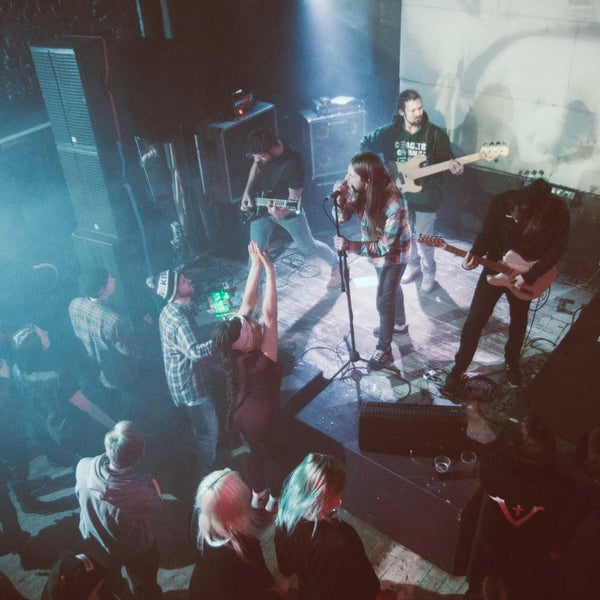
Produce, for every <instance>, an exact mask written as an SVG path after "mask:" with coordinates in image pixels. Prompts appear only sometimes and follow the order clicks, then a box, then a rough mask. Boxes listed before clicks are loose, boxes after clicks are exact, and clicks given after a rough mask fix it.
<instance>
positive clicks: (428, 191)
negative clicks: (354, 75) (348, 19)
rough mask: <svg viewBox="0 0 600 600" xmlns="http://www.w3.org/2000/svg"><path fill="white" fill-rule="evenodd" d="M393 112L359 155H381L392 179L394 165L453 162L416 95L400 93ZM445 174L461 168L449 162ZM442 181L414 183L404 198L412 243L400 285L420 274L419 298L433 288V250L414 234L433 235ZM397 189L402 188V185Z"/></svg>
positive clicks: (445, 140) (447, 145) (445, 142)
mask: <svg viewBox="0 0 600 600" xmlns="http://www.w3.org/2000/svg"><path fill="white" fill-rule="evenodd" d="M397 108H398V113H397V114H396V115H394V117H393V120H392V123H390V124H388V125H383V126H382V127H379V129H376V130H375V131H372V132H371V133H367V135H365V136H364V137H363V139H362V140H361V142H360V151H361V152H365V151H369V152H375V153H377V154H383V160H384V161H385V163H386V166H387V167H388V170H389V171H390V175H391V176H392V179H394V178H395V177H396V175H397V169H396V163H397V162H401V163H404V162H407V161H409V160H410V159H411V158H414V157H415V156H425V157H426V159H427V163H428V164H429V165H433V164H435V163H440V162H442V161H446V160H451V159H454V158H455V157H454V154H453V152H452V149H451V147H450V140H449V138H448V136H447V135H446V132H445V131H444V130H443V129H441V128H440V127H437V126H436V125H434V124H433V123H431V122H430V121H429V119H428V117H427V113H426V112H425V111H424V110H423V102H422V101H421V96H420V95H419V93H418V92H416V91H415V90H404V91H403V92H402V93H401V94H400V96H399V97H398V104H397ZM449 170H450V172H451V173H452V174H453V175H462V173H463V172H464V167H463V165H462V164H461V163H460V162H458V161H457V160H452V161H451V163H450V167H449ZM443 181H444V179H443V174H442V173H438V174H436V175H433V176H431V177H428V178H426V179H422V180H418V183H419V185H420V186H422V189H421V190H420V191H419V192H416V193H410V192H406V194H405V195H406V200H407V202H408V220H409V223H410V229H411V234H412V238H413V243H412V244H411V246H410V259H409V263H408V267H407V268H406V271H405V272H404V275H403V277H402V280H401V282H402V283H410V282H411V281H415V280H416V279H417V278H418V277H419V276H420V275H421V273H422V274H423V279H422V281H421V287H420V291H421V293H423V294H428V293H430V292H431V291H432V290H433V289H434V287H435V270H436V264H435V259H434V248H430V247H427V246H421V245H420V244H417V243H416V240H417V236H418V234H422V235H433V229H434V224H435V218H436V214H437V211H438V209H439V207H440V205H441V203H442V199H443V189H442V188H443ZM399 183H400V184H401V183H402V182H399ZM399 187H400V188H402V185H400V186H399ZM419 254H420V255H419Z"/></svg>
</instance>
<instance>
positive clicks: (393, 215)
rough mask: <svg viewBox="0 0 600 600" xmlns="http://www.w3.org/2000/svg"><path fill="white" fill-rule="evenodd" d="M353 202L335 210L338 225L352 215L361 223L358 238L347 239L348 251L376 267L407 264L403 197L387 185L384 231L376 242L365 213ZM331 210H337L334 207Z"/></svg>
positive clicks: (406, 211) (394, 188)
mask: <svg viewBox="0 0 600 600" xmlns="http://www.w3.org/2000/svg"><path fill="white" fill-rule="evenodd" d="M358 207H359V204H358V203H356V202H353V201H352V199H351V200H350V201H348V202H346V204H344V206H343V207H342V208H338V209H337V210H338V216H339V218H340V222H342V223H344V222H345V221H348V220H349V219H350V218H351V217H352V215H353V214H354V213H356V214H357V215H358V218H359V222H360V231H361V239H360V242H359V241H353V240H348V251H349V252H352V253H353V254H360V255H361V256H367V257H368V258H369V259H370V261H371V262H372V263H373V266H375V267H383V266H384V265H385V264H398V263H399V264H407V263H408V258H409V253H410V243H411V241H410V225H409V223H408V210H407V206H406V200H405V198H404V197H403V196H402V195H401V194H400V191H399V190H398V189H397V188H396V187H395V186H389V197H388V201H387V203H386V206H385V223H384V227H383V229H378V230H377V231H376V235H375V239H374V238H373V237H371V236H370V235H369V222H368V219H367V214H366V212H365V211H364V210H359V208H358ZM334 210H336V209H335V208H334Z"/></svg>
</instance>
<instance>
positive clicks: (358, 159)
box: [350, 152, 392, 239]
mask: <svg viewBox="0 0 600 600" xmlns="http://www.w3.org/2000/svg"><path fill="white" fill-rule="evenodd" d="M350 164H351V165H352V168H353V169H354V171H355V173H356V174H357V175H358V176H359V177H360V178H361V179H362V181H364V182H365V184H366V187H365V190H364V198H365V213H366V215H367V221H368V233H369V235H370V236H371V237H372V238H373V239H377V236H378V230H380V231H382V230H383V227H384V225H385V208H386V204H387V201H388V198H389V190H388V186H389V185H390V184H391V183H392V179H391V177H390V175H389V173H388V172H387V171H386V169H385V166H384V165H383V163H382V162H381V159H380V158H379V156H377V154H373V153H372V152H362V153H361V154H356V155H355V156H354V157H352V160H351V161H350Z"/></svg>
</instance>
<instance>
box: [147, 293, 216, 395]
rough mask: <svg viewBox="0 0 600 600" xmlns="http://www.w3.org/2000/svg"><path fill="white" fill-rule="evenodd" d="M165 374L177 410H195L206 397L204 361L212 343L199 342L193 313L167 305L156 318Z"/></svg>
mask: <svg viewBox="0 0 600 600" xmlns="http://www.w3.org/2000/svg"><path fill="white" fill-rule="evenodd" d="M159 328H160V339H161V343H162V352H163V359H164V363H165V374H166V377H167V384H168V386H169V391H170V392H171V397H172V398H173V402H174V403H175V405H176V406H194V405H196V404H200V403H201V402H202V401H203V400H204V398H206V397H207V396H208V387H207V377H208V371H207V369H206V367H207V365H206V364H205V363H206V360H204V359H207V358H209V357H210V356H212V354H213V344H212V341H210V340H208V341H206V342H201V341H200V332H199V330H198V326H197V325H196V321H195V318H194V311H193V309H192V308H191V307H190V306H189V305H186V304H181V303H179V302H169V303H168V304H166V305H165V306H164V307H163V309H162V311H161V313H160V318H159Z"/></svg>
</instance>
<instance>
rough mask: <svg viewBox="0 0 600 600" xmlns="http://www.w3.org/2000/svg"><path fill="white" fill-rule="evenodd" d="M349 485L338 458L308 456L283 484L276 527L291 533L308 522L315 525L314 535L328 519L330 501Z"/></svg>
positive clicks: (318, 455) (314, 454)
mask: <svg viewBox="0 0 600 600" xmlns="http://www.w3.org/2000/svg"><path fill="white" fill-rule="evenodd" d="M345 485H346V468H345V467H344V465H343V464H342V463H341V462H340V461H339V460H338V459H337V458H336V457H335V456H330V455H328V454H317V453H311V454H308V455H307V456H306V457H305V458H304V460H303V461H302V462H301V463H300V464H299V465H298V466H297V467H296V468H295V469H294V470H293V471H292V472H291V473H290V474H289V475H288V477H287V478H286V480H285V482H284V484H283V491H282V493H281V497H280V499H279V510H278V512H277V518H276V520H275V525H276V526H278V527H283V528H284V529H285V530H286V531H288V532H289V533H291V532H292V531H293V530H294V528H295V527H296V525H297V524H298V522H299V521H300V520H301V519H306V520H307V521H312V522H313V523H314V530H313V533H314V531H316V528H317V524H318V520H319V519H320V518H324V517H325V518H327V515H325V514H324V512H323V511H324V507H325V505H326V503H327V501H328V500H329V499H330V498H331V497H332V496H335V495H337V494H339V493H341V492H342V491H343V489H344V486H345Z"/></svg>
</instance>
